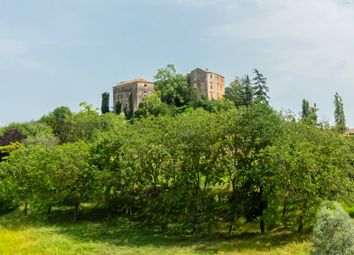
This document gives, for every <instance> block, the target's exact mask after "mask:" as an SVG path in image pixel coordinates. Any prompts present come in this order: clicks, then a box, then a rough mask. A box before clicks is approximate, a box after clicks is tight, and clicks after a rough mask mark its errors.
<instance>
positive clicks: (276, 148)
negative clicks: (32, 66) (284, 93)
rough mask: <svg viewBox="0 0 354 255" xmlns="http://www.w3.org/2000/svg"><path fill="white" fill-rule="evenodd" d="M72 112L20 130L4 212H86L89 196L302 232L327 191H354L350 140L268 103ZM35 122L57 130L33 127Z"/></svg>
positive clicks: (189, 218)
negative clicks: (160, 112)
mask: <svg viewBox="0 0 354 255" xmlns="http://www.w3.org/2000/svg"><path fill="white" fill-rule="evenodd" d="M64 109H65V108H58V109H57V110H56V111H54V112H53V113H51V114H49V115H48V116H45V117H44V118H42V120H41V121H40V122H38V123H30V124H22V125H19V126H18V127H17V128H18V129H19V130H21V129H22V130H24V131H23V132H25V133H26V135H27V138H26V139H25V140H22V141H23V143H24V144H25V145H21V144H17V145H16V149H14V150H13V151H12V152H11V153H10V154H9V155H7V156H6V157H5V158H3V161H2V162H1V163H0V176H1V178H0V208H1V209H2V211H6V210H10V209H14V208H17V207H18V206H20V205H22V206H24V208H25V210H24V211H25V213H27V210H28V208H30V210H32V211H33V213H36V212H40V211H45V212H46V213H47V214H48V216H50V214H51V209H52V207H56V206H63V205H66V206H72V207H73V211H74V215H75V216H74V217H75V219H76V218H77V215H78V212H79V207H80V204H81V203H84V202H89V203H93V204H95V205H96V206H98V207H104V208H107V210H109V211H110V212H111V213H112V214H117V215H121V216H123V215H124V216H126V217H129V218H131V219H134V220H140V221H143V222H147V223H150V224H156V225H159V226H161V229H162V230H164V231H166V230H168V228H169V227H173V228H181V229H185V230H190V231H191V232H193V233H196V232H200V231H211V230H213V229H214V228H217V227H218V226H219V225H220V224H223V225H225V224H227V225H228V227H229V231H230V232H232V230H233V229H235V228H236V227H237V226H238V225H239V224H241V223H242V222H244V221H257V222H259V224H260V229H261V231H265V230H266V229H271V228H272V227H274V226H279V225H283V226H284V227H286V228H289V229H292V230H300V231H302V230H303V229H304V228H307V227H311V226H312V220H313V219H314V215H315V213H316V211H317V208H318V206H319V204H320V202H321V201H322V200H338V201H345V200H349V199H350V198H352V194H353V193H352V192H353V191H352V188H353V182H352V177H353V165H352V158H353V148H352V146H353V143H352V141H351V140H348V139H346V138H345V137H343V136H341V135H338V133H335V132H333V131H331V130H325V129H323V130H321V129H318V128H316V127H313V126H310V125H307V124H304V123H300V122H288V121H285V120H284V118H283V117H282V116H280V115H279V114H278V113H277V112H275V111H274V110H272V109H271V108H270V107H269V106H267V105H265V104H254V105H251V106H249V107H247V108H246V107H244V108H240V109H232V110H228V111H220V112H218V113H209V112H207V111H205V110H203V109H196V110H190V111H187V112H185V113H182V114H179V115H177V116H159V117H153V118H142V119H140V120H138V121H136V122H134V123H133V124H131V123H130V122H128V121H126V120H125V119H123V118H122V117H120V116H117V115H114V114H111V113H108V114H105V115H98V114H97V113H96V112H95V111H93V110H91V109H85V110H83V111H81V112H79V113H77V114H73V113H69V112H66V113H65V111H66V110H67V109H65V110H64ZM59 112H61V114H59ZM43 123H48V124H43ZM31 125H36V126H37V128H39V129H40V128H43V127H45V126H46V127H49V128H48V129H44V128H43V130H39V131H38V133H37V134H33V133H32V134H30V131H28V130H30V129H31V128H30V126H31ZM13 128H14V127H9V128H8V130H13ZM5 134H7V133H6V131H5ZM53 137H55V138H57V137H59V138H57V139H53ZM34 141H36V142H34ZM55 141H56V142H57V143H55ZM13 145H15V144H13Z"/></svg>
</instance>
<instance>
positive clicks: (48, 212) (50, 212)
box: [47, 205, 52, 218]
mask: <svg viewBox="0 0 354 255" xmlns="http://www.w3.org/2000/svg"><path fill="white" fill-rule="evenodd" d="M50 216H52V206H51V205H50V206H49V207H48V211H47V217H48V218H50Z"/></svg>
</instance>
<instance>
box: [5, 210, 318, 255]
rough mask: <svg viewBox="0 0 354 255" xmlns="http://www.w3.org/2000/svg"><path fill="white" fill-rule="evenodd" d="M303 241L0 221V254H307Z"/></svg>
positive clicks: (119, 224)
mask: <svg viewBox="0 0 354 255" xmlns="http://www.w3.org/2000/svg"><path fill="white" fill-rule="evenodd" d="M310 250H311V244H310V242H309V241H308V240H307V238H306V237H305V236H298V235H294V234H290V233H285V232H273V233H267V234H265V235H261V234H259V233H251V232H248V233H241V234H237V235H234V236H232V237H227V236H225V235H222V234H218V235H213V236H209V237H193V236H184V235H177V234H169V235H164V234H161V233H160V232H158V231H157V230H155V229H153V228H149V227H146V226H142V225H139V224H137V223H131V222H129V221H127V220H125V219H105V220H102V219H100V220H95V219H92V218H91V219H90V218H86V219H82V220H80V221H79V222H78V223H73V222H72V221H71V220H70V219H68V218H67V217H64V218H63V216H60V217H55V216H54V217H53V218H52V219H51V220H50V221H48V220H46V219H44V218H38V217H37V218H34V217H31V216H28V217H24V216H23V215H22V213H21V212H13V213H10V214H7V215H4V216H0V254H11V255H12V254H45V255H48V254H50V255H52V254H73V255H77V254H95V255H98V254H125V255H128V254H129V255H130V254H131V255H136V254H143V255H149V254H160V255H164V254H167V255H168V254H243V255H246V254H247V255H251V254H252V255H261V254H262V255H263V254H264V255H265V254H267V255H271V254H272V255H275V254H279V255H286V254H298V255H300V254H309V251H310Z"/></svg>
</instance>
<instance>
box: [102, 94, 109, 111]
mask: <svg viewBox="0 0 354 255" xmlns="http://www.w3.org/2000/svg"><path fill="white" fill-rule="evenodd" d="M101 112H102V114H105V113H107V112H109V93H108V92H104V93H102V105H101Z"/></svg>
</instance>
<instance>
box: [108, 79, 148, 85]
mask: <svg viewBox="0 0 354 255" xmlns="http://www.w3.org/2000/svg"><path fill="white" fill-rule="evenodd" d="M136 82H141V83H152V82H151V81H148V80H145V79H144V78H137V79H134V80H130V81H122V82H120V83H118V84H117V85H115V86H114V87H116V86H120V85H125V84H131V83H136Z"/></svg>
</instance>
